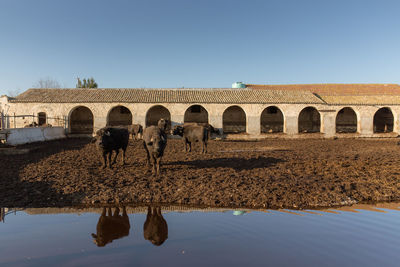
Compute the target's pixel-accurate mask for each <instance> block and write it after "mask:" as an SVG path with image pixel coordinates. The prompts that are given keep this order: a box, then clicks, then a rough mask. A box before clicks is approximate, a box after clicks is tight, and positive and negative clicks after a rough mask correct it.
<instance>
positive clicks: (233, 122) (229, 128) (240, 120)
mask: <svg viewBox="0 0 400 267" xmlns="http://www.w3.org/2000/svg"><path fill="white" fill-rule="evenodd" d="M222 127H223V131H224V133H228V134H238V133H245V132H246V113H244V111H243V109H242V108H241V107H238V106H232V107H229V108H227V109H226V110H225V111H224V114H223V115H222Z"/></svg>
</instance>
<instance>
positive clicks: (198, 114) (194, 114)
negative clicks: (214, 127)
mask: <svg viewBox="0 0 400 267" xmlns="http://www.w3.org/2000/svg"><path fill="white" fill-rule="evenodd" d="M183 121H184V122H199V123H208V112H207V110H206V109H205V108H203V107H202V106H200V105H193V106H190V107H189V108H188V109H187V110H186V112H185V116H184V119H183Z"/></svg>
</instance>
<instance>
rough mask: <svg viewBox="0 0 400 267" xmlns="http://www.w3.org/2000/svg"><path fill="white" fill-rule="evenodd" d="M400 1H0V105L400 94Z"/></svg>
mask: <svg viewBox="0 0 400 267" xmlns="http://www.w3.org/2000/svg"><path fill="white" fill-rule="evenodd" d="M399 64H400V1H395V0H393V1H386V0H380V1H378V0H376V1H369V0H347V1H339V0H335V1H333V0H313V1H310V0H301V1H300V0H291V1H289V0H274V1H268V0H264V1H253V0H246V1H243V0H242V1H234V0H210V1H208V0H201V1H200V0H176V1H175V0H168V1H167V0H157V1H153V0H145V1H144V0H141V1H134V0H131V1H128V0H127V1H121V0H113V1H111V0H110V1H100V0H78V1H75V0H65V1H58V0H35V1H32V0H0V94H4V93H7V92H9V91H13V90H20V91H24V90H26V89H27V88H30V87H32V86H33V84H35V83H36V82H37V81H38V80H39V79H41V78H45V77H51V78H52V79H55V80H57V81H58V82H59V83H60V84H61V85H62V86H64V87H75V84H76V77H78V76H79V77H81V78H83V77H90V76H93V77H94V78H95V80H96V81H97V82H98V84H99V87H102V88H118V87H119V88H124V87H129V88H131V87H147V88H150V87H157V88H158V87H182V86H184V87H230V86H231V84H232V83H233V82H235V81H244V82H247V83H265V84H289V83H400V68H399Z"/></svg>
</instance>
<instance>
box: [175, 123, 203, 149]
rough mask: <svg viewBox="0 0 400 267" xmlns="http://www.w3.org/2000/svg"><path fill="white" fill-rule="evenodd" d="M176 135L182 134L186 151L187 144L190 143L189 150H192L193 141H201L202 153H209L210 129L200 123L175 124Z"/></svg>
mask: <svg viewBox="0 0 400 267" xmlns="http://www.w3.org/2000/svg"><path fill="white" fill-rule="evenodd" d="M172 133H173V134H174V135H179V136H182V139H183V144H184V151H185V152H187V146H188V145H189V152H191V151H192V143H194V142H201V144H202V151H201V152H202V153H207V141H208V138H209V130H208V129H207V128H206V127H204V126H200V125H192V124H190V125H183V126H175V128H174V130H173V132H172Z"/></svg>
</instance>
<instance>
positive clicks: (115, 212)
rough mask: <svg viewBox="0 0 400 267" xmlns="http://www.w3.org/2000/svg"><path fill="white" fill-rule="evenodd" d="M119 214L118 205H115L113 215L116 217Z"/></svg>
mask: <svg viewBox="0 0 400 267" xmlns="http://www.w3.org/2000/svg"><path fill="white" fill-rule="evenodd" d="M118 216H119V207H116V208H115V210H114V217H118Z"/></svg>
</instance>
